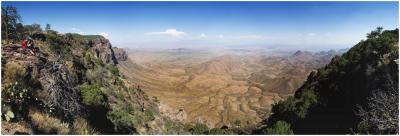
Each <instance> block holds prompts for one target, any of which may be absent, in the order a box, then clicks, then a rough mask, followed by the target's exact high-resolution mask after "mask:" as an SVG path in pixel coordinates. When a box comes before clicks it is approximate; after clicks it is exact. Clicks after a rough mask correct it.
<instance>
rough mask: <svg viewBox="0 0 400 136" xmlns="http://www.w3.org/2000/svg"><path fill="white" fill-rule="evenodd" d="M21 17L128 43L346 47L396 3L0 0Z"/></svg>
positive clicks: (394, 19) (393, 18) (391, 21)
mask: <svg viewBox="0 0 400 136" xmlns="http://www.w3.org/2000/svg"><path fill="white" fill-rule="evenodd" d="M5 5H13V6H15V7H17V9H18V11H19V13H20V14H21V16H22V20H23V23H24V24H32V23H38V24H41V25H42V26H45V24H46V23H49V24H51V26H52V28H53V29H55V30H57V31H59V32H64V33H65V32H74V33H81V34H101V35H104V36H106V37H107V38H109V39H110V40H111V42H112V44H113V45H115V46H119V47H131V48H137V47H139V48H175V47H195V48H196V47H222V46H224V47H225V46H232V47H239V46H240V47H246V46H248V47H266V48H270V47H274V48H291V49H340V48H346V47H351V46H352V45H354V44H356V43H357V42H358V41H360V40H361V39H364V38H365V34H366V33H367V32H369V31H371V30H373V29H375V28H376V27H377V26H383V27H384V28H385V29H394V28H397V27H398V24H399V17H398V16H399V15H398V8H399V7H398V2H4V1H3V2H2V6H5Z"/></svg>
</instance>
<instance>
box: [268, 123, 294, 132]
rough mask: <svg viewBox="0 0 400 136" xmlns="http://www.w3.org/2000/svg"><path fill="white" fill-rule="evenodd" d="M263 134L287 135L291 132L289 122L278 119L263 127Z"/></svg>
mask: <svg viewBox="0 0 400 136" xmlns="http://www.w3.org/2000/svg"><path fill="white" fill-rule="evenodd" d="M264 133H265V134H268V135H288V134H293V131H292V129H291V128H290V124H288V123H286V122H285V121H278V122H276V124H274V125H273V126H272V127H270V128H267V129H265V131H264Z"/></svg>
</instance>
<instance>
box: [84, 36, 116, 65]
mask: <svg viewBox="0 0 400 136" xmlns="http://www.w3.org/2000/svg"><path fill="white" fill-rule="evenodd" d="M89 44H90V45H91V46H92V48H93V50H94V51H95V52H96V57H97V58H99V59H101V60H102V61H103V62H104V63H108V64H113V65H115V64H118V61H117V59H116V58H115V55H114V51H113V49H112V46H111V43H110V42H109V41H108V40H107V39H103V38H97V39H94V40H92V41H90V42H89Z"/></svg>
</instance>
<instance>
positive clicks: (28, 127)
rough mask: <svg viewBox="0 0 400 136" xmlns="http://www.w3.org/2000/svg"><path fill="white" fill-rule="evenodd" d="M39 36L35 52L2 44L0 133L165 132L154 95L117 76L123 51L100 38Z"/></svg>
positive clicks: (53, 33)
mask: <svg viewBox="0 0 400 136" xmlns="http://www.w3.org/2000/svg"><path fill="white" fill-rule="evenodd" d="M44 35H45V36H46V39H44V40H36V41H35V42H36V46H37V47H38V48H39V49H38V50H37V51H35V54H30V53H29V52H28V51H24V50H22V48H21V47H20V45H7V44H3V45H2V84H3V87H2V104H3V105H2V119H3V120H2V126H3V127H2V134H113V133H118V134H136V133H139V134H162V133H169V132H168V130H167V129H166V128H165V127H164V124H165V122H166V121H167V120H168V121H169V122H172V123H174V121H173V120H170V119H169V118H165V117H163V116H162V115H161V114H159V112H158V106H157V105H158V103H157V102H156V101H155V100H156V98H149V97H148V96H147V95H146V94H144V93H143V91H142V90H141V88H140V87H137V86H133V85H131V84H129V83H128V81H126V80H125V79H124V78H123V77H121V76H120V74H119V71H118V69H117V68H116V65H118V63H120V62H122V61H125V60H126V58H127V56H126V53H125V51H124V50H123V49H119V48H116V47H112V46H111V44H110V43H109V41H108V40H107V39H105V38H103V37H101V36H83V35H78V34H58V33H57V32H55V31H54V32H51V33H45V34H44ZM181 130H182V131H176V132H170V133H185V132H184V131H183V129H181ZM186 132H187V131H186Z"/></svg>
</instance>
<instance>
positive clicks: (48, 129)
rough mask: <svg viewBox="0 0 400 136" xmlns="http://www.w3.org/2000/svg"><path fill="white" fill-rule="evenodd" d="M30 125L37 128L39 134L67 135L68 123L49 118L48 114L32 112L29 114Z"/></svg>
mask: <svg viewBox="0 0 400 136" xmlns="http://www.w3.org/2000/svg"><path fill="white" fill-rule="evenodd" d="M30 117H31V119H32V124H33V125H34V126H35V127H36V128H37V131H36V132H37V133H39V134H64V135H65V134H68V133H69V131H70V129H69V128H68V127H69V124H68V123H64V122H61V120H59V119H57V118H54V117H51V116H49V115H48V114H43V113H40V112H32V113H31V114H30Z"/></svg>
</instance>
